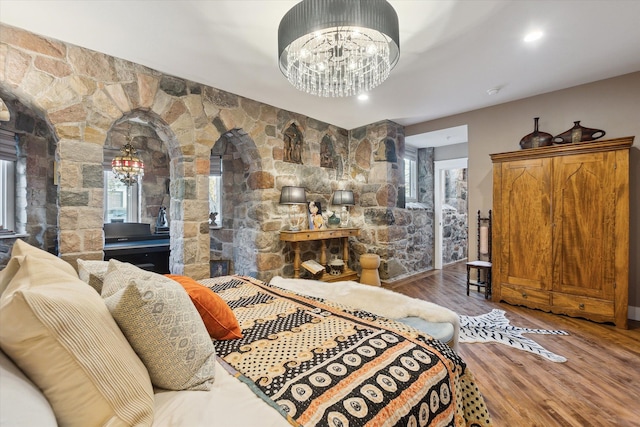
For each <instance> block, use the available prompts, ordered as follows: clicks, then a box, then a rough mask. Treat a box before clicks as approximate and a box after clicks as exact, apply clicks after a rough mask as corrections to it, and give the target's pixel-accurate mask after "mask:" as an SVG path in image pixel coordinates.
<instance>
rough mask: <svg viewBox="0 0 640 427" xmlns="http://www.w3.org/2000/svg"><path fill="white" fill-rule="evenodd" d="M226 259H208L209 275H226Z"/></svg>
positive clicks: (227, 271)
mask: <svg viewBox="0 0 640 427" xmlns="http://www.w3.org/2000/svg"><path fill="white" fill-rule="evenodd" d="M229 264H230V262H229V260H228V259H214V260H211V261H209V270H210V275H211V277H220V276H226V275H228V274H229Z"/></svg>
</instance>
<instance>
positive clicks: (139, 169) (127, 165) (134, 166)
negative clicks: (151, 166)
mask: <svg viewBox="0 0 640 427" xmlns="http://www.w3.org/2000/svg"><path fill="white" fill-rule="evenodd" d="M120 151H121V152H122V155H120V156H116V157H114V158H113V160H112V161H111V169H112V170H113V173H114V174H115V175H116V179H119V180H120V181H121V182H122V183H123V184H125V185H127V186H128V187H130V186H131V185H133V184H134V183H137V182H138V177H139V176H143V175H144V163H143V161H142V160H141V159H140V158H139V157H138V156H137V155H136V154H137V151H136V150H135V148H133V147H132V146H131V141H128V142H127V143H126V144H125V145H123V146H122V148H121V149H120Z"/></svg>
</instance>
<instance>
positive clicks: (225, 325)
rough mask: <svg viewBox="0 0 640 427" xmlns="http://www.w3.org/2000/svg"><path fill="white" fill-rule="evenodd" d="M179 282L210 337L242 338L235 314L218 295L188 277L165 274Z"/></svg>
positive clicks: (218, 338)
mask: <svg viewBox="0 0 640 427" xmlns="http://www.w3.org/2000/svg"><path fill="white" fill-rule="evenodd" d="M165 276H166V277H168V278H170V279H173V280H175V281H176V282H178V283H180V284H181V285H182V287H183V288H184V289H185V290H186V291H187V293H188V294H189V297H190V298H191V301H192V302H193V305H195V306H196V309H197V310H198V313H200V317H202V320H203V321H204V325H205V326H206V328H207V331H208V332H209V336H211V338H215V339H217V340H232V339H236V338H242V330H241V329H240V325H239V324H238V319H236V316H235V314H233V311H232V310H231V308H230V307H229V306H228V305H227V303H226V302H225V301H224V300H223V299H222V298H221V297H220V295H218V294H216V293H215V292H213V291H212V290H211V289H209V288H207V287H206V286H203V285H201V284H200V283H198V282H196V281H195V280H193V279H192V278H190V277H187V276H180V275H177V274H165Z"/></svg>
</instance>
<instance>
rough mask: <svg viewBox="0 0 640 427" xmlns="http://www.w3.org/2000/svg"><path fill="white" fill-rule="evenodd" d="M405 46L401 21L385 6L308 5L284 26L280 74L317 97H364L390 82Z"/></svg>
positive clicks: (363, 0) (352, 1) (347, 0)
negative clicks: (364, 94) (400, 26)
mask: <svg viewBox="0 0 640 427" xmlns="http://www.w3.org/2000/svg"><path fill="white" fill-rule="evenodd" d="M399 40H400V38H399V28H398V15H397V14H396V11H395V10H394V9H393V7H392V6H391V5H390V4H389V3H388V2H387V1H385V0H303V1H302V2H300V3H298V4H297V5H295V6H294V7H293V8H292V9H291V10H289V12H287V14H286V15H285V16H284V17H283V18H282V21H280V26H279V28H278V55H279V62H280V70H281V71H282V73H283V74H284V75H285V76H286V77H287V79H288V80H289V82H290V83H291V84H292V85H294V86H295V87H296V88H297V89H299V90H301V91H304V92H307V93H310V94H312V95H318V96H324V97H343V96H353V95H359V94H361V93H364V92H368V91H370V90H371V89H373V88H374V87H376V86H378V85H379V84H380V83H382V82H383V81H385V80H386V78H387V77H389V72H390V71H391V69H392V68H393V67H394V66H395V65H396V63H397V62H398V59H399V57H400V42H399Z"/></svg>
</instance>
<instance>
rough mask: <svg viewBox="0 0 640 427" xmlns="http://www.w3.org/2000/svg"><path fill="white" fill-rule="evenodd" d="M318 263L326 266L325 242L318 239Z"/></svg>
mask: <svg viewBox="0 0 640 427" xmlns="http://www.w3.org/2000/svg"><path fill="white" fill-rule="evenodd" d="M320 264H322V265H323V266H325V267H326V266H327V242H326V240H320Z"/></svg>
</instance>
